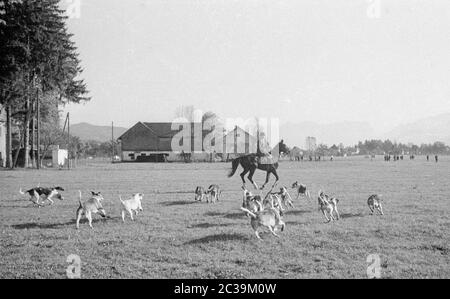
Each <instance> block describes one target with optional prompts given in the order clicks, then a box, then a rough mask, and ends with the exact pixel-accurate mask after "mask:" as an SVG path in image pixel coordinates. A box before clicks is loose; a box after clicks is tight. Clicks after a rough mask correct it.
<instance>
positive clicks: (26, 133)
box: [23, 91, 31, 168]
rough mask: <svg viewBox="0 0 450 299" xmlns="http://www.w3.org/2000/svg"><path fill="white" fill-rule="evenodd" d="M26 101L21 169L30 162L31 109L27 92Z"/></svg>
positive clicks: (26, 166)
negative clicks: (22, 163)
mask: <svg viewBox="0 0 450 299" xmlns="http://www.w3.org/2000/svg"><path fill="white" fill-rule="evenodd" d="M26 97H27V99H26V106H25V107H26V108H25V110H26V111H27V112H26V114H25V119H24V124H23V149H24V152H25V153H24V165H23V168H28V164H29V162H30V155H29V149H30V116H31V113H30V112H31V110H30V109H31V108H30V94H29V91H28V94H27V96H26Z"/></svg>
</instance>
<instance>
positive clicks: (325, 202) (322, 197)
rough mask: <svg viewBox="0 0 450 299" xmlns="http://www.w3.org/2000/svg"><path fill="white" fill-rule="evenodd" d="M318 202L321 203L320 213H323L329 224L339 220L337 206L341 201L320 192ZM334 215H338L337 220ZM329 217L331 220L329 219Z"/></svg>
mask: <svg viewBox="0 0 450 299" xmlns="http://www.w3.org/2000/svg"><path fill="white" fill-rule="evenodd" d="M317 200H318V203H319V211H321V212H322V213H323V215H324V216H325V219H327V222H330V221H333V220H339V218H340V216H339V212H338V210H337V204H338V202H339V199H337V198H335V197H330V196H328V195H326V194H325V193H324V192H322V191H319V197H318V198H317ZM327 214H328V215H327ZM333 214H335V215H336V218H335V216H334V215H333ZM328 216H329V217H330V218H328Z"/></svg>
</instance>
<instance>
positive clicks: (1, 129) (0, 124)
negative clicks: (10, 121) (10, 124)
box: [0, 105, 6, 167]
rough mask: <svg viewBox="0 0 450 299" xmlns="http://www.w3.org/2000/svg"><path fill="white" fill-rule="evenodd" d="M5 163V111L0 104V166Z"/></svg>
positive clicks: (3, 165)
mask: <svg viewBox="0 0 450 299" xmlns="http://www.w3.org/2000/svg"><path fill="white" fill-rule="evenodd" d="M5 163H6V112H5V109H3V106H2V105H0V167H5Z"/></svg>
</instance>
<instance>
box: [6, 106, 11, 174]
mask: <svg viewBox="0 0 450 299" xmlns="http://www.w3.org/2000/svg"><path fill="white" fill-rule="evenodd" d="M6 167H7V168H13V165H12V134H11V106H10V105H9V104H8V105H7V106H6Z"/></svg>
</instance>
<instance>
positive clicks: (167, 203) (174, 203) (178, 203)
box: [160, 200, 198, 207]
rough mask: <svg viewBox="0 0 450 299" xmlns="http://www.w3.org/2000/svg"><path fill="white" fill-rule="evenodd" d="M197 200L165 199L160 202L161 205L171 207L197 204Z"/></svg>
mask: <svg viewBox="0 0 450 299" xmlns="http://www.w3.org/2000/svg"><path fill="white" fill-rule="evenodd" d="M196 203H198V202H196V201H186V200H178V201H165V202H162V203H160V205H163V206H166V207H171V206H184V205H192V204H196Z"/></svg>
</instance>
